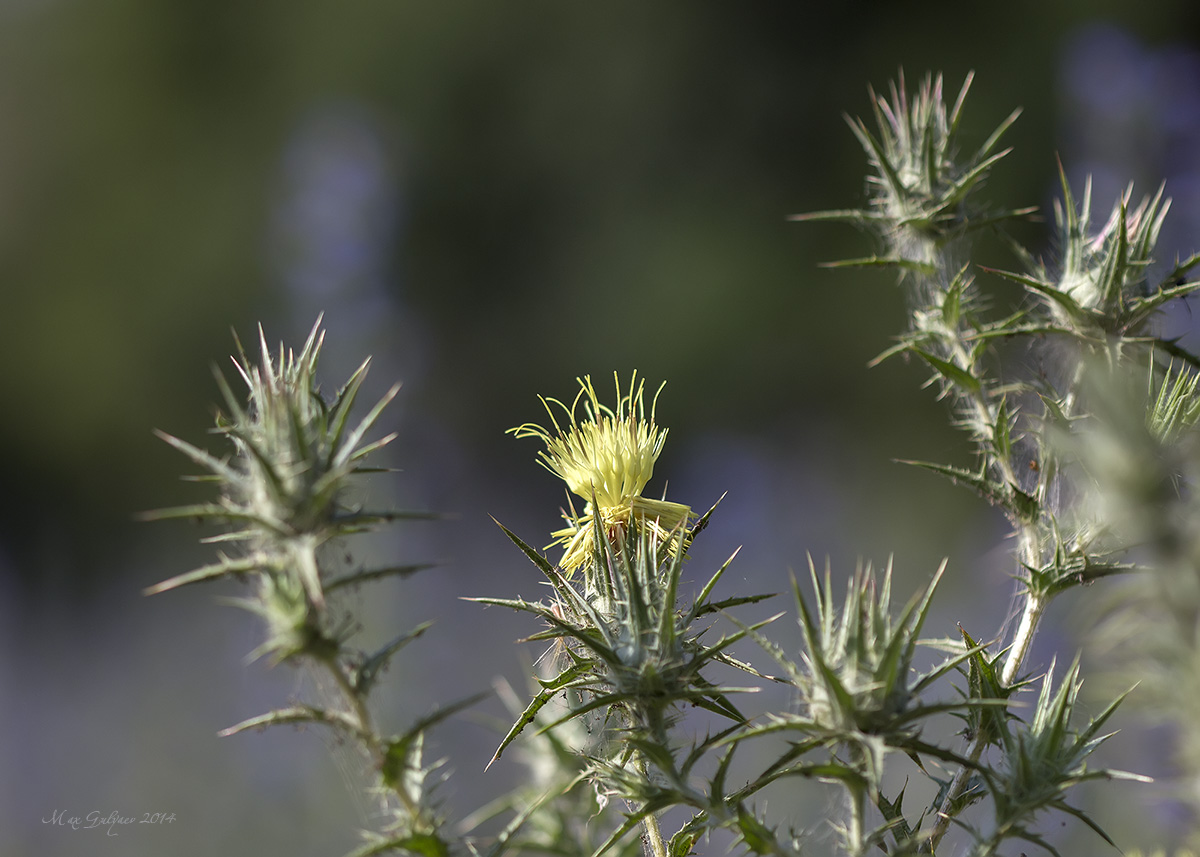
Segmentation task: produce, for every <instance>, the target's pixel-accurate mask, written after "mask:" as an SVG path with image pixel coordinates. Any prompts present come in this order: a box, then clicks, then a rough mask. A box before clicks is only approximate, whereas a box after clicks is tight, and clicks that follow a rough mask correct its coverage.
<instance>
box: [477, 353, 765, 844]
mask: <svg viewBox="0 0 1200 857" xmlns="http://www.w3.org/2000/svg"><path fill="white" fill-rule="evenodd" d="M614 380H615V381H616V387H617V403H616V407H615V408H608V407H606V406H603V405H601V404H600V402H599V397H598V396H597V394H596V391H595V388H594V386H593V385H592V382H591V379H590V378H583V379H580V380H579V385H580V391H579V394H578V395H577V396H576V399H575V401H574V403H573V404H572V405H571V406H570V407H568V406H566V405H564V404H562V403H561V402H559V401H558V400H554V399H549V400H548V399H544V398H543V399H542V401H543V404H544V405H545V407H546V410H547V412H548V413H549V414H550V417H551V423H552V425H553V430H549V429H546V428H543V427H541V426H538V425H535V424H528V423H527V424H524V425H522V426H519V427H517V428H516V429H513V430H512V432H513V433H514V434H516V435H517V436H518V437H535V438H538V439H540V440H541V441H543V443H545V445H546V449H545V450H544V451H543V452H541V453H540V460H541V461H542V463H543V464H544V465H545V466H546V467H547V469H549V470H550V471H551V472H553V473H555V474H556V475H558V476H560V477H561V478H562V479H563V480H564V481H565V482H566V483H567V487H568V488H569V489H570V490H571V491H572V492H573V493H575V494H576V495H578V496H581V497H584V498H587V499H588V502H587V505H586V506H585V507H584V509H583V511H582V512H581V513H577V512H575V511H574V509H573V508H572V509H571V510H570V511H568V512H566V513H564V514H565V516H566V519H567V527H566V528H564V529H563V530H560V531H558V532H556V533H555V534H554V537H555V542H554V543H552V544H564V545H565V550H564V554H563V559H562V560H561V562H560V566H559V567H557V568H556V567H555V566H554V565H552V564H551V563H550V562H549V560H547V559H546V558H545V557H543V556H542V555H541V554H539V553H538V552H537V551H536V550H534V549H533V548H531V547H530V546H529V545H527V544H526V543H525V542H524V541H522V540H521V539H520V538H519V537H518V536H516V535H515V534H513V533H512V532H510V531H509V530H507V529H505V533H506V534H507V535H508V537H509V538H510V539H512V540H513V542H514V543H516V545H517V546H518V547H519V548H520V549H521V550H522V551H524V552H525V554H526V555H527V556H529V558H530V559H531V560H532V561H533V562H534V564H535V565H536V566H537V567H538V568H539V569H540V570H541V572H542V573H543V574H544V575H545V576H546V578H547V580H548V582H549V584H550V585H551V590H552V592H553V597H552V599H551V600H549V601H544V602H529V601H525V600H523V599H507V598H478V599H475V600H477V601H480V602H482V603H486V604H496V605H500V606H504V607H509V608H512V609H514V610H520V611H523V612H526V613H530V614H533V615H534V616H537V617H539V618H540V619H542V620H543V621H544V622H545V623H546V625H547V628H546V629H545V630H543V631H540V632H538V633H536V634H534V635H532V636H531V637H529V640H531V641H550V642H552V643H553V647H552V649H551V652H552V654H553V657H554V658H555V664H556V667H555V671H556V672H557V673H558V674H557V675H555V676H553V677H552V678H549V679H539V683H540V684H541V686H542V690H541V692H539V693H538V694H537V695H535V696H534V698H533V700H532V701H531V702H530V703H529V705H528V707H527V708H526V709H525V711H524V712H523V713H522V714H521V715H520V716H519V717H518V718H517V720H516V722H515V723H514V724H513V726H512V728H511V729H510V730H509V732H508V734H507V735H506V736H505V737H504V739H503V740H502V741H501V743H500V746H499V747H498V748H497V750H496V754H495V756H494V757H493V760H492V761H493V762H494V761H496V759H499V758H500V755H501V753H503V752H504V750H505V748H506V747H508V745H509V744H510V743H511V742H512V741H513V740H514V739H515V738H516V737H517V736H518V735H519V734H520V733H521V732H522V731H523V730H524V729H525V728H526V726H528V725H529V724H530V723H531V722H533V720H534V719H535V717H536V716H537V714H538V712H539V711H540V710H541V709H542V708H543V707H544V706H545V705H546V704H547V703H549V702H550V701H551V700H552V699H554V698H556V697H561V698H565V699H566V700H567V702H568V706H569V707H568V710H567V713H565V714H564V715H562V716H561V717H560V718H559V719H558V720H556V721H554V722H552V723H550V724H548V725H547V726H544V727H542V729H543V731H547V730H552V729H554V728H556V727H557V726H559V725H561V724H564V723H568V722H570V721H577V720H579V719H580V718H584V717H588V716H589V715H590V714H591V713H592V712H597V713H598V714H599V720H598V724H597V727H596V728H595V729H594V731H595V732H597V733H599V738H600V740H599V741H598V742H597V743H596V746H595V747H594V748H592V749H591V750H590V751H589V752H588V753H587V757H586V758H587V768H586V775H587V777H588V778H589V779H590V780H591V781H592V783H593V785H594V787H595V788H596V789H597V791H598V792H599V793H600V794H602V795H604V796H605V798H618V799H620V800H622V801H624V802H625V804H626V806H627V807H628V810H627V812H626V820H625V822H624V823H623V824H622V825H620V826H619V827H618V828H617V829H616V830H615V831H613V833H612V835H611V836H610V837H609V839H608V841H607V842H606V843H605V844H604V845H603V846H602V847H601V848H600V851H601V852H602V851H604V850H606V849H607V848H609V847H611V846H612V845H615V844H616V843H617V842H619V841H620V840H621V838H622V837H623V836H625V834H626V833H627V832H628V831H629V830H631V829H632V828H633V827H635V826H637V825H638V824H641V825H642V826H643V828H644V831H645V833H644V836H645V842H646V846H645V847H646V851H647V853H648V854H653V855H655V857H666V855H667V854H686V853H688V852H689V851H690V849H691V846H692V844H694V842H695V841H696V839H698V838H699V836H700V835H701V834H702V833H703V832H704V830H705V826H704V825H700V824H693V825H689V826H688V827H685V828H684V829H681V830H680V831H679V832H677V833H676V834H675V835H673V836H672V837H670V839H669V840H668V839H667V838H665V836H664V834H663V832H662V830H661V828H660V826H659V823H658V815H659V814H660V813H661V812H662V811H664V810H666V809H668V808H670V807H674V806H686V807H691V808H693V809H694V810H697V811H699V812H700V813H704V816H703V817H704V818H708V817H709V816H714V817H715V818H717V819H718V823H719V824H720V825H723V826H735V827H736V824H737V822H736V819H737V815H736V813H735V814H733V815H731V814H730V813H729V812H728V807H727V806H726V805H725V796H724V795H723V794H722V793H721V792H722V790H721V789H718V788H715V785H716V784H717V783H719V782H720V779H721V777H723V774H719V775H718V779H717V780H716V781H714V782H710V783H708V784H707V785H704V784H702V783H700V782H699V781H698V780H697V777H696V776H695V768H696V765H697V763H698V762H699V761H700V760H701V759H702V758H704V756H705V755H706V754H707V753H709V752H710V751H712V750H714V749H715V748H716V746H717V742H718V741H719V740H720V739H722V738H725V737H727V736H728V735H730V734H732V733H733V732H734V731H736V730H738V729H739V728H740V727H741V726H742V724H744V722H745V718H744V717H743V715H742V714H741V712H740V711H739V710H738V708H737V707H736V706H735V705H734V703H733V702H732V701H731V699H730V696H731V695H732V694H735V693H739V692H751V691H754V690H757V688H756V687H742V686H730V685H724V684H715V683H713V681H711V680H710V679H709V678H708V677H707V676H705V675H704V674H703V673H702V671H703V670H706V669H707V668H709V667H710V666H713V665H717V664H724V665H726V666H729V667H732V668H735V669H738V670H741V671H744V672H747V673H750V674H753V675H759V674H758V673H757V671H756V670H754V668H753V667H751V666H750V665H749V664H746V663H743V662H741V661H739V660H737V659H735V658H733V657H732V656H731V655H730V654H729V653H728V651H727V650H728V649H729V647H730V646H731V645H732V644H733V643H735V642H737V641H738V640H740V639H742V638H743V637H744V636H746V634H748V633H752V632H753V631H756V630H757V629H758V628H760V627H762V626H763V625H765V624H767V622H770V621H771V620H770V619H768V620H766V621H764V622H761V623H758V624H756V625H753V626H750V627H749V628H744V629H742V630H738V631H735V632H733V633H730V634H727V635H725V636H723V637H721V638H719V639H717V640H715V641H712V642H707V641H705V640H704V639H703V638H704V636H705V633H706V631H707V630H708V627H707V626H702V625H701V624H700V623H699V620H700V619H702V618H704V617H706V616H708V615H709V614H713V613H717V612H720V611H723V610H726V609H728V608H731V607H733V606H735V605H738V604H745V603H752V602H755V601H759V600H762V599H763V598H765V597H767V596H740V597H734V598H730V599H724V600H720V601H716V600H713V599H712V596H713V591H714V589H715V587H716V585H717V583H718V581H719V580H720V579H721V576H722V575H723V574H724V573H725V571H726V569H727V568H728V567H729V564H730V562H731V561H732V557H731V558H730V561H727V562H726V563H725V564H724V565H722V566H721V567H720V568H719V569H717V571H716V572H715V573H714V574H713V575H712V576H711V577H710V578H709V580H708V582H707V583H706V584H705V585H704V587H703V588H702V589H701V591H700V593H699V595H698V596H697V597H696V598H695V599H694V600H693V601H692V602H691V604H690V605H686V604H683V603H681V599H680V595H681V593H680V582H681V576H682V571H683V565H684V560H685V558H686V555H687V550H688V547H689V546H690V544H691V542H692V540H693V539H694V538H695V536H696V535H697V534H698V533H699V532H700V531H701V530H702V529H703V528H704V526H705V525H706V524H707V522H708V520H709V517H710V516H711V515H712V513H713V511H714V509H715V506H714V507H713V509H710V510H709V511H708V512H707V513H705V514H704V515H703V516H701V517H700V518H699V519H698V520H696V521H695V523H692V522H691V519H692V515H691V509H690V507H688V506H685V505H682V504H679V503H671V502H668V501H666V500H650V499H647V498H645V497H643V496H642V494H641V492H642V490H643V489H644V488H645V486H646V484H647V482H648V481H649V479H650V477H651V475H652V471H653V467H654V463H655V461H656V460H657V458H658V456H659V454H660V452H661V451H662V446H663V442H664V440H665V438H666V430H665V429H659V428H658V426H657V425H656V423H655V421H654V407H653V405H652V406H651V410H650V416H649V418H647V417H646V412H645V407H644V400H643V392H644V391H643V385H642V384H639V383H638V382H637V376H636V374H635V375H634V377H633V378H631V380H630V384H629V387H628V388H627V392H625V393H624V394H623V393H622V392H621V385H620V380H619V378H617V376H615V375H614ZM659 389H660V390H661V387H660V388H659ZM656 398H657V396H656ZM581 399H582V400H583V401H584V413H583V415H582V416H579V415H577V410H578V406H579V402H580V400H581ZM552 404H553V405H555V406H557V407H560V408H561V409H563V410H564V411H565V413H566V419H565V422H566V423H567V428H565V429H564V428H563V427H562V426H561V425H560V424H559V422H558V421H557V419H556V418H555V415H554V411H553V409H552V408H551V405H552ZM577 569H581V570H582V574H581V579H576V580H572V579H571V576H572V572H574V571H575V570H577ZM685 705H687V706H696V707H699V708H701V709H705V710H707V711H709V712H711V713H712V714H714V715H716V716H717V717H718V718H721V719H724V720H725V721H727V722H728V723H729V724H730V725H729V726H728V728H726V729H723V730H721V731H719V732H718V733H717V736H716V737H715V738H714V737H712V736H709V737H707V738H705V739H704V740H702V741H700V742H698V743H696V744H694V745H693V746H691V747H690V749H689V748H685V747H684V746H683V743H682V741H681V739H680V738H679V737H678V736H677V734H676V732H675V729H674V727H675V726H676V724H677V722H678V720H679V718H680V715H681V707H682V706H685ZM728 752H731V751H728ZM724 765H727V760H726V762H725V763H724V764H723V765H722V771H723V769H724ZM714 807H716V808H717V810H718V811H717V812H716V813H715V814H714V813H713V812H712V810H713V809H714ZM736 809H738V807H735V810H736ZM742 812H743V814H744V808H743V810H742ZM598 853H599V852H598Z"/></svg>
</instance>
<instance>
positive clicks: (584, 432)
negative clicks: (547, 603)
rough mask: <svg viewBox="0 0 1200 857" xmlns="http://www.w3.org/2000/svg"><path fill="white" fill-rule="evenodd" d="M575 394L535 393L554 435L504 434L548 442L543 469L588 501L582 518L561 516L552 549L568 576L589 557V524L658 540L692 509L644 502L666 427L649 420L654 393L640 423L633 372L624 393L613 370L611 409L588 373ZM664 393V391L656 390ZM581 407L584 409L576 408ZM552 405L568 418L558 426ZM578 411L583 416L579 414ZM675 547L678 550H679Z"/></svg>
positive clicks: (638, 385) (640, 387)
mask: <svg viewBox="0 0 1200 857" xmlns="http://www.w3.org/2000/svg"><path fill="white" fill-rule="evenodd" d="M576 380H577V381H578V382H579V392H578V393H577V394H576V396H575V400H574V401H573V402H572V403H571V405H570V406H567V405H565V404H563V403H562V402H560V401H559V400H558V399H548V398H545V397H544V396H539V398H540V399H541V400H542V404H543V405H544V406H545V408H546V412H547V413H548V414H549V415H550V423H551V425H552V426H553V427H554V430H553V431H550V430H547V429H545V428H542V426H540V425H537V424H535V423H525V424H524V425H520V426H517V427H516V428H514V429H509V431H510V432H512V433H513V435H514V436H516V437H536V438H538V439H539V440H541V441H542V442H544V443H545V444H546V449H545V451H543V452H540V453H538V458H539V460H540V461H541V463H542V465H543V466H544V467H546V469H547V470H549V471H550V472H551V473H554V474H555V475H556V476H558V477H559V478H561V479H562V480H563V481H564V482H566V483H567V487H568V488H569V489H571V491H572V492H573V493H574V494H576V495H578V496H579V497H582V498H583V499H584V500H586V501H587V506H586V507H585V508H584V513H583V514H582V515H575V514H574V512H573V511H572V512H571V513H570V514H567V515H566V516H565V517H566V518H567V523H568V525H569V526H568V527H567V528H566V529H563V530H559V531H557V532H555V533H554V537H555V539H554V541H553V542H552V543H551V544H563V545H565V546H566V549H565V553H564V555H563V559H562V567H563V570H564V571H565V572H566V573H567V574H570V573H572V572H573V571H574V570H575V569H576V568H577V567H579V566H581V565H583V564H584V562H585V561H586V560H587V558H588V556H589V554H590V550H591V544H592V539H593V538H594V529H593V528H594V527H595V526H596V521H599V522H600V523H601V524H602V525H604V526H605V527H606V528H608V529H612V528H615V527H628V526H629V525H630V524H632V523H634V522H635V521H636V522H637V523H640V524H642V525H644V526H646V527H648V528H649V529H651V531H652V532H654V533H655V534H656V535H657V536H659V537H660V538H661V539H662V540H663V541H664V542H665V541H667V539H668V538H669V536H670V534H671V531H672V530H674V529H675V528H676V527H678V526H680V525H681V524H686V523H687V519H688V516H689V515H690V514H691V511H692V510H691V508H690V507H688V506H685V505H683V504H682V503H668V502H667V501H665V500H648V499H646V498H645V497H642V489H643V488H645V487H646V483H647V482H649V481H650V477H651V476H652V475H653V474H654V462H655V461H657V460H658V456H659V453H661V452H662V447H663V442H664V441H665V440H666V438H667V430H666V429H665V428H659V427H658V426H657V425H656V424H655V422H654V408H655V405H656V404H657V402H658V393H655V394H654V399H653V400H652V401H651V403H650V419H649V420H647V419H646V409H645V404H644V399H643V391H644V386H645V382H639V381H638V378H637V372H634V373H633V376H632V377H631V378H630V381H629V389H628V392H626V393H625V394H624V395H622V394H621V382H620V379H619V378H618V377H617V374H616V373H615V372H614V373H613V380H614V382H615V383H616V388H617V406H616V408H608V407H606V406H605V405H602V404H600V400H599V398H598V397H597V395H596V389H595V388H594V387H593V386H592V379H591V376H588V375H585V376H584V377H583V378H577V379H576ZM658 392H662V386H660V387H659V388H658ZM581 404H582V408H581ZM552 405H554V406H557V407H558V408H559V409H560V410H561V411H562V412H563V414H565V415H566V420H564V422H565V424H566V428H565V429H564V428H563V427H562V426H561V425H560V424H559V422H558V419H557V418H556V417H555V412H554V408H553V407H551V406H552ZM580 410H582V411H583V415H582V418H580V417H578V416H577V412H578V411H580ZM674 549H676V550H677V549H678V548H677V546H675V547H674Z"/></svg>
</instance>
